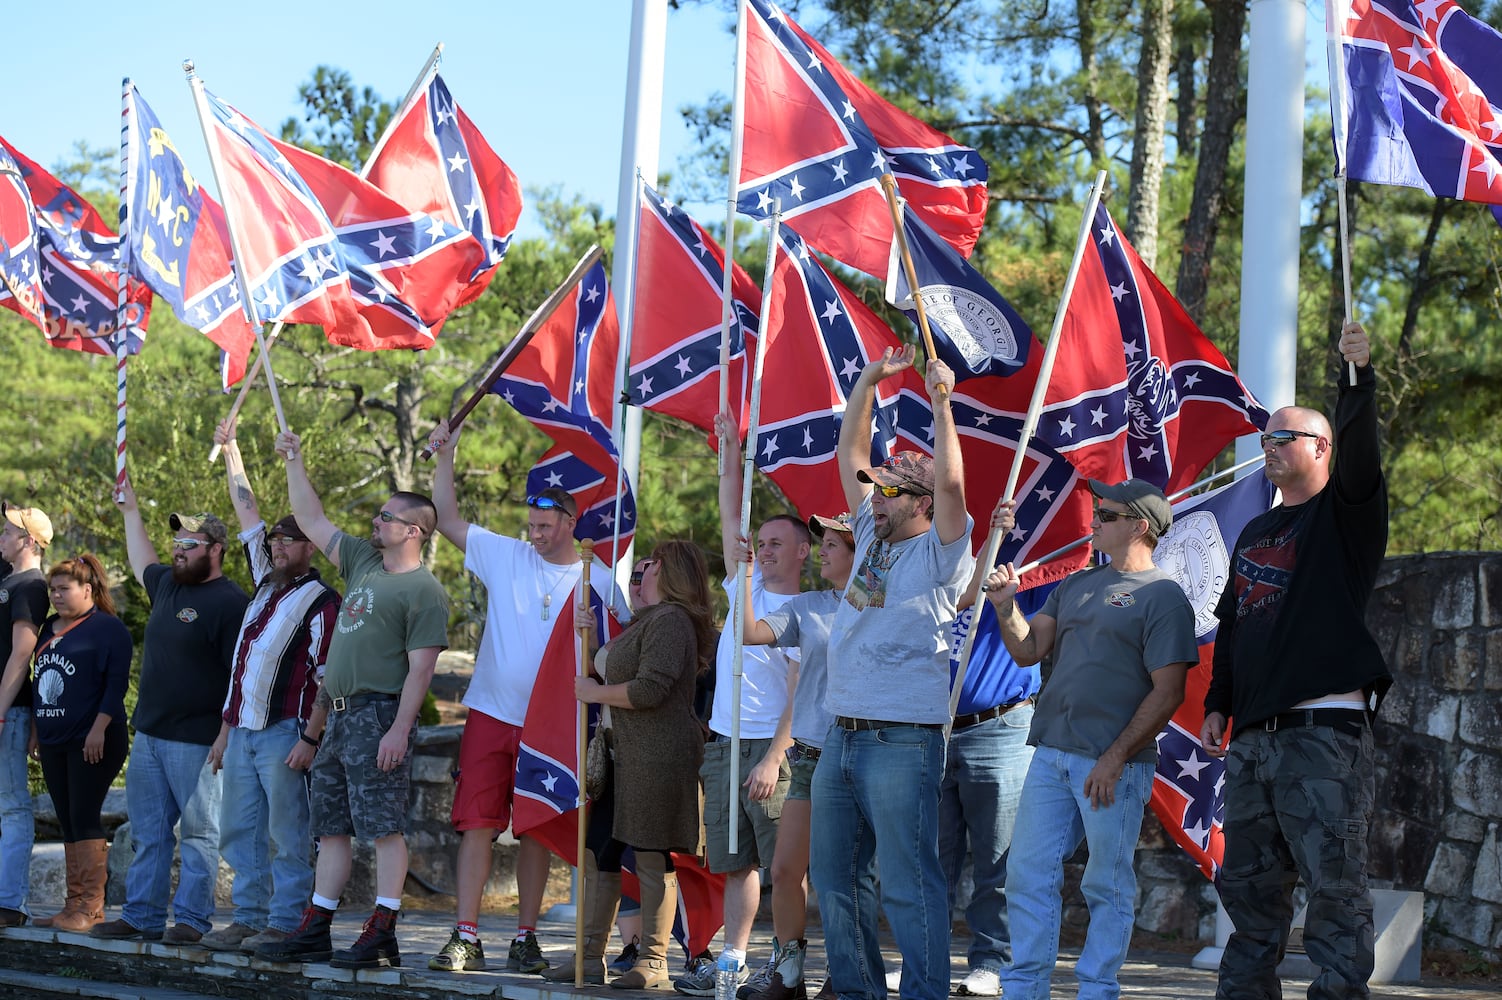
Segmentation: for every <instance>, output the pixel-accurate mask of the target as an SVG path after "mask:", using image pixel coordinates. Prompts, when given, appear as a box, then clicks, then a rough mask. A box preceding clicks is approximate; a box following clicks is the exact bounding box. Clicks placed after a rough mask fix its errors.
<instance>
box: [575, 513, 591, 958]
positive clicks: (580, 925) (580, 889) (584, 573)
mask: <svg viewBox="0 0 1502 1000" xmlns="http://www.w3.org/2000/svg"><path fill="white" fill-rule="evenodd" d="M579 544H580V545H581V546H582V547H583V549H584V552H583V553H582V555H583V559H584V565H583V566H582V567H581V569H580V576H579V604H585V605H587V604H588V603H589V565H590V563H592V562H594V558H595V543H594V541H593V540H592V539H589V538H586V539H584V540H583V541H582V542H580V543H579ZM577 608H578V604H576V605H575V609H576V611H575V613H576V614H577ZM574 631H576V632H578V633H579V676H580V677H581V678H582V677H588V676H589V671H590V659H591V657H590V648H589V646H590V633H591V632H592V631H594V629H593V628H591V627H590V626H588V625H580V624H578V623H575V625H574ZM574 735H575V740H574V743H575V747H576V749H577V751H578V754H579V756H578V758H577V763H576V764H575V766H574V774H576V775H578V778H579V782H578V784H579V821H578V822H577V823H575V824H574V826H575V827H577V828H578V834H577V836H578V839H577V841H576V842H575V844H574V848H575V853H574V858H575V860H577V861H578V864H576V865H574V942H575V946H574V986H575V987H583V985H584V912H585V908H586V906H587V905H588V900H587V899H585V898H584V894H585V892H586V891H587V890H586V888H585V885H584V851H585V847H584V834H585V829H586V828H587V827H588V826H589V824H588V823H587V822H586V821H585V814H584V809H585V801H584V800H585V794H584V758H585V757H586V756H587V755H588V751H589V706H588V705H586V704H585V703H584V702H582V701H581V702H578V712H577V714H576V716H575V720H574Z"/></svg>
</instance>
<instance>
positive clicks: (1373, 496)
mask: <svg viewBox="0 0 1502 1000" xmlns="http://www.w3.org/2000/svg"><path fill="white" fill-rule="evenodd" d="M1340 353H1341V357H1342V358H1343V359H1344V360H1345V361H1346V362H1347V363H1348V364H1349V365H1353V366H1355V371H1356V379H1355V383H1356V384H1355V385H1351V384H1350V381H1351V380H1350V379H1349V378H1348V377H1347V374H1346V372H1347V367H1346V366H1344V365H1343V366H1342V367H1341V370H1340V372H1341V378H1340V388H1339V393H1340V397H1339V401H1338V402H1337V404H1336V407H1335V426H1334V429H1333V430H1332V428H1331V426H1330V422H1329V421H1328V420H1326V419H1325V417H1324V416H1323V415H1322V414H1320V413H1319V412H1317V411H1315V410H1310V409H1306V408H1304V407H1301V406H1285V407H1283V408H1282V409H1280V410H1278V411H1277V412H1276V413H1274V414H1273V415H1272V417H1271V418H1270V419H1269V420H1268V422H1267V430H1266V431H1265V432H1264V433H1263V434H1262V452H1263V455H1264V456H1265V457H1266V459H1267V466H1266V475H1267V478H1268V479H1269V480H1270V481H1271V482H1272V483H1273V484H1274V485H1275V486H1277V487H1278V489H1280V490H1281V491H1282V494H1283V495H1282V501H1281V503H1279V504H1278V506H1276V507H1274V508H1273V509H1272V510H1270V511H1268V512H1267V513H1266V514H1263V515H1262V516H1260V517H1258V518H1256V519H1255V520H1253V521H1251V522H1250V523H1249V524H1248V525H1247V526H1246V528H1245V529H1244V530H1243V531H1242V533H1241V537H1240V538H1239V539H1237V541H1236V555H1235V559H1234V564H1233V568H1232V576H1231V579H1230V580H1229V581H1228V582H1227V585H1226V590H1225V592H1224V593H1223V594H1222V595H1221V600H1220V605H1219V607H1218V608H1217V610H1216V614H1217V616H1218V617H1219V619H1220V631H1219V634H1218V636H1217V638H1216V642H1215V664H1214V668H1213V671H1212V674H1211V680H1210V688H1209V691H1208V693H1207V694H1206V696H1205V724H1204V728H1203V730H1202V731H1201V734H1200V738H1201V740H1202V741H1203V742H1204V744H1205V747H1206V749H1207V750H1209V751H1210V752H1211V753H1212V754H1215V755H1216V756H1222V755H1223V756H1224V757H1225V759H1226V812H1225V833H1226V847H1225V858H1224V862H1223V864H1222V868H1221V873H1220V883H1219V885H1220V897H1221V901H1222V902H1223V903H1224V904H1225V907H1226V912H1227V913H1229V914H1230V917H1231V921H1232V922H1233V923H1234V924H1235V926H1236V930H1235V932H1234V933H1233V934H1232V935H1231V938H1230V940H1229V941H1228V942H1227V943H1226V948H1225V953H1224V955H1223V957H1222V958H1221V963H1220V986H1219V989H1218V990H1217V991H1216V996H1217V997H1223V998H1227V1000H1233V998H1271V997H1278V996H1281V995H1282V987H1281V984H1280V983H1279V981H1278V973H1277V966H1278V963H1279V961H1281V960H1282V958H1283V952H1284V949H1285V947H1286V946H1287V943H1288V930H1289V923H1290V921H1291V919H1292V916H1293V906H1292V900H1291V894H1292V892H1293V886H1294V883H1295V881H1296V880H1299V879H1302V880H1303V882H1304V884H1305V885H1307V886H1308V887H1309V907H1308V912H1307V915H1306V917H1305V921H1304V950H1305V951H1306V952H1307V953H1308V955H1309V958H1310V960H1311V961H1313V962H1314V963H1315V964H1316V965H1317V966H1319V969H1320V971H1319V974H1318V975H1317V976H1316V977H1315V978H1314V982H1313V983H1312V984H1311V985H1310V987H1309V996H1310V997H1311V998H1318V1000H1325V998H1331V1000H1333V998H1337V997H1365V996H1368V992H1367V985H1366V981H1367V979H1368V977H1370V975H1371V973H1372V966H1373V941H1372V897H1371V893H1370V892H1369V891H1368V888H1367V877H1366V859H1367V828H1368V824H1369V822H1370V820H1371V814H1372V802H1373V799H1374V797H1375V777H1374V769H1373V750H1372V730H1371V720H1372V718H1373V716H1375V714H1376V712H1377V708H1378V706H1379V705H1380V704H1381V701H1382V696H1383V695H1384V694H1385V693H1386V691H1387V688H1388V687H1389V686H1390V685H1391V684H1392V676H1391V675H1390V674H1389V673H1388V670H1387V665H1386V663H1384V662H1383V658H1382V651H1381V650H1380V649H1379V648H1378V646H1377V642H1376V640H1375V639H1374V638H1373V637H1372V634H1371V632H1370V631H1369V630H1368V629H1367V626H1366V605H1367V601H1368V600H1369V599H1370V597H1371V593H1372V587H1373V585H1374V583H1375V581H1376V577H1377V571H1378V569H1379V568H1380V567H1381V565H1382V558H1383V556H1384V555H1385V553H1386V551H1387V485H1386V482H1385V480H1384V479H1383V475H1382V466H1381V456H1380V454H1379V452H1378V442H1377V403H1376V384H1377V383H1376V377H1375V375H1374V374H1373V372H1372V368H1371V348H1370V345H1369V343H1368V341H1367V336H1366V331H1365V330H1363V329H1362V328H1361V326H1360V325H1359V324H1357V323H1348V324H1346V327H1345V329H1344V330H1342V331H1341V337H1340ZM1228 736H1229V740H1227V737H1228Z"/></svg>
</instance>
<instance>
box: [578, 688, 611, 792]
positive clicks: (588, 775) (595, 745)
mask: <svg viewBox="0 0 1502 1000" xmlns="http://www.w3.org/2000/svg"><path fill="white" fill-rule="evenodd" d="M614 756H615V745H614V742H613V740H612V737H611V734H610V709H609V708H608V707H607V708H605V709H604V710H603V711H602V712H601V713H600V722H599V724H598V725H596V726H595V731H594V735H593V736H591V737H590V738H589V745H588V746H587V747H586V748H585V750H584V792H585V794H587V795H588V796H589V797H590V798H592V799H598V798H599V797H600V796H601V795H603V794H604V792H605V786H606V785H607V784H608V783H609V781H610V761H611V759H612V758H613V757H614Z"/></svg>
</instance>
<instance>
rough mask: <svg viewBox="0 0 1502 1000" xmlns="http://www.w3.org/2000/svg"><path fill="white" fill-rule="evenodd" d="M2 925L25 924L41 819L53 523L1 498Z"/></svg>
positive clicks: (0, 760) (0, 777)
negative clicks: (38, 719) (37, 716)
mask: <svg viewBox="0 0 1502 1000" xmlns="http://www.w3.org/2000/svg"><path fill="white" fill-rule="evenodd" d="M0 511H3V513H4V520H3V523H0V560H4V561H5V563H7V564H8V566H7V567H6V570H5V573H4V575H3V578H0V665H3V670H4V672H3V674H0V927H20V926H21V925H22V924H24V923H26V920H27V913H28V911H27V909H26V896H27V894H28V893H29V892H30V889H31V842H32V836H33V824H34V822H35V821H34V819H33V815H32V806H31V791H30V789H29V788H28V787H27V784H26V743H27V740H28V739H29V738H30V737H31V654H32V651H33V650H35V649H36V644H37V631H38V629H40V628H41V625H42V622H43V620H45V619H46V617H47V582H46V580H44V579H43V578H42V551H43V550H44V549H46V548H47V546H48V545H50V544H52V521H51V520H49V519H48V517H47V515H46V514H44V513H42V512H41V511H39V510H37V509H36V508H35V507H12V506H10V505H9V504H0Z"/></svg>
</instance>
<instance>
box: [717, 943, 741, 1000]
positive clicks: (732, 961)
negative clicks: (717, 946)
mask: <svg viewBox="0 0 1502 1000" xmlns="http://www.w3.org/2000/svg"><path fill="white" fill-rule="evenodd" d="M740 971H741V963H740V962H739V961H737V960H736V957H735V956H734V955H732V954H730V953H729V952H724V951H722V952H720V960H719V961H718V962H716V963H715V967H714V1000H735V991H736V989H737V988H739V987H740V984H741V977H740Z"/></svg>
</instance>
